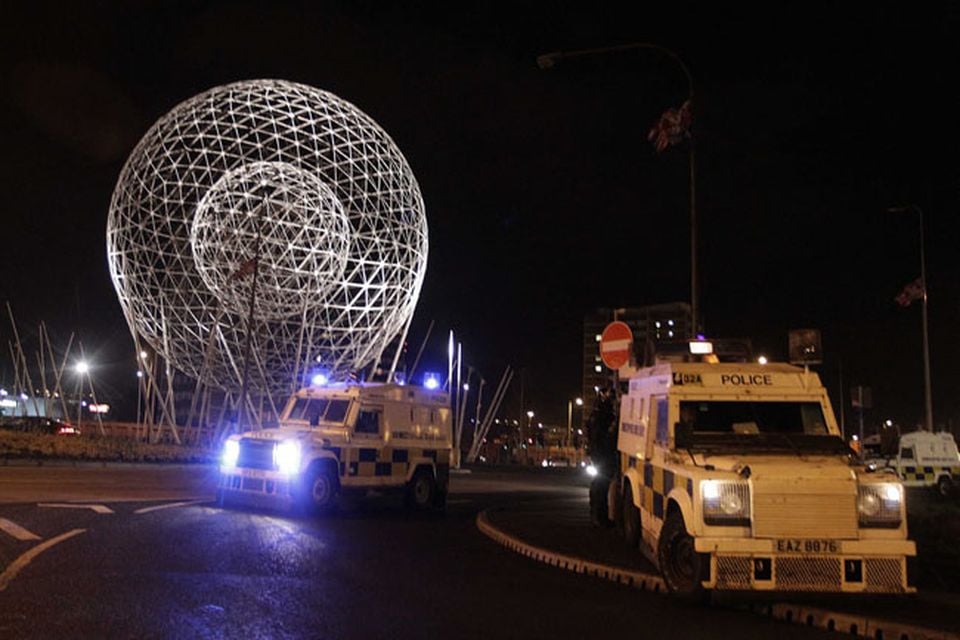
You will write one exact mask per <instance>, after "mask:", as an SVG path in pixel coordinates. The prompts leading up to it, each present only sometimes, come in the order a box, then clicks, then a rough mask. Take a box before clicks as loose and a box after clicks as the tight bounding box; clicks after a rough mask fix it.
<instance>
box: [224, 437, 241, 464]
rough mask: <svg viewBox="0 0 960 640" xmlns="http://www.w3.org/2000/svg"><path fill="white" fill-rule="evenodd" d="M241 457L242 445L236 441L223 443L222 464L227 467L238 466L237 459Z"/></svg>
mask: <svg viewBox="0 0 960 640" xmlns="http://www.w3.org/2000/svg"><path fill="white" fill-rule="evenodd" d="M239 457H240V443H239V442H238V441H236V440H227V441H226V442H224V443H223V454H222V455H221V456H220V463H221V464H222V465H223V466H225V467H235V466H237V459H238V458H239Z"/></svg>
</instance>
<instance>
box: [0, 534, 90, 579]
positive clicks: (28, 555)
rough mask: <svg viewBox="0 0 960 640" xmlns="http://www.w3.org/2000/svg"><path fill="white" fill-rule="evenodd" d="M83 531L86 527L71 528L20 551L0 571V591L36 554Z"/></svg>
mask: <svg viewBox="0 0 960 640" xmlns="http://www.w3.org/2000/svg"><path fill="white" fill-rule="evenodd" d="M84 531H86V529H72V530H70V531H67V532H66V533H62V534H60V535H59V536H57V537H56V538H50V539H49V540H47V541H46V542H41V543H40V544H38V545H37V546H35V547H33V548H32V549H30V550H28V551H25V552H24V553H22V554H21V555H20V557H18V558H17V559H16V560H14V561H13V562H11V563H10V566H8V567H7V568H6V570H4V572H3V573H0V591H3V590H5V589H6V588H7V587H8V586H9V585H10V582H11V581H12V580H13V579H14V578H16V577H17V574H18V573H20V572H21V571H22V570H23V569H24V567H26V566H27V565H28V564H30V563H31V562H32V561H33V559H34V558H36V557H37V556H38V555H40V554H41V553H43V552H44V551H46V550H47V549H49V548H50V547H52V546H53V545H55V544H60V543H61V542H63V541H64V540H69V539H70V538H72V537H73V536H76V535H80V534H81V533H83V532H84Z"/></svg>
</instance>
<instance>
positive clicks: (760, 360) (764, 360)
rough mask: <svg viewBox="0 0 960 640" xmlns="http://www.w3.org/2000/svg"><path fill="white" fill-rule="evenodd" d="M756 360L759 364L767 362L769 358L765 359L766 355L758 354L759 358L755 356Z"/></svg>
mask: <svg viewBox="0 0 960 640" xmlns="http://www.w3.org/2000/svg"><path fill="white" fill-rule="evenodd" d="M757 362H759V363H760V364H767V362H769V360H767V356H760V357H759V358H757Z"/></svg>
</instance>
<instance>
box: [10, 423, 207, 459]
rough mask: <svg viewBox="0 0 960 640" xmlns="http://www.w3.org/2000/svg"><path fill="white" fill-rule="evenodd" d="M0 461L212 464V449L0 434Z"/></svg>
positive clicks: (90, 438)
mask: <svg viewBox="0 0 960 640" xmlns="http://www.w3.org/2000/svg"><path fill="white" fill-rule="evenodd" d="M0 460H75V461H94V462H157V463H167V464H170V463H178V464H183V463H212V462H215V461H216V453H215V452H214V451H212V450H210V449H205V448H200V447H189V446H184V445H176V444H151V443H146V442H138V441H136V440H131V439H129V438H110V437H82V438H76V437H69V436H53V435H45V434H35V433H18V432H10V431H6V432H5V431H0Z"/></svg>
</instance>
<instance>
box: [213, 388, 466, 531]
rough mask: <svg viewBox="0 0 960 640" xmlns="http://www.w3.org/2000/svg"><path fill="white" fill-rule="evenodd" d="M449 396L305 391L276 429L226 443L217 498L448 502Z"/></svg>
mask: <svg viewBox="0 0 960 640" xmlns="http://www.w3.org/2000/svg"><path fill="white" fill-rule="evenodd" d="M450 451H451V416H450V399H449V394H447V393H445V392H443V391H441V390H438V389H436V388H433V389H431V388H426V387H417V386H412V385H410V386H407V385H399V384H370V383H366V384H329V385H314V386H311V387H307V388H304V389H301V390H300V391H298V392H297V393H295V394H294V395H293V396H292V397H291V398H290V399H289V401H288V402H287V404H286V407H285V408H284V409H283V411H282V413H281V417H280V426H279V428H277V429H262V430H259V431H250V432H247V433H241V434H237V435H232V436H230V438H229V439H228V440H227V441H226V442H225V443H224V448H223V455H222V458H221V465H220V482H219V491H218V495H219V496H220V497H221V499H222V500H224V501H232V500H243V501H245V502H248V503H256V504H261V505H265V506H277V507H299V508H302V509H303V510H305V511H308V512H323V511H327V510H329V509H330V508H331V507H332V506H333V505H334V504H335V501H336V498H337V495H338V494H341V493H356V494H363V493H366V492H368V491H370V490H379V491H388V490H396V491H403V492H405V497H406V501H407V504H408V505H409V506H410V507H413V508H416V509H430V508H437V509H442V508H443V507H444V505H445V504H446V495H447V485H448V479H449V471H450Z"/></svg>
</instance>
